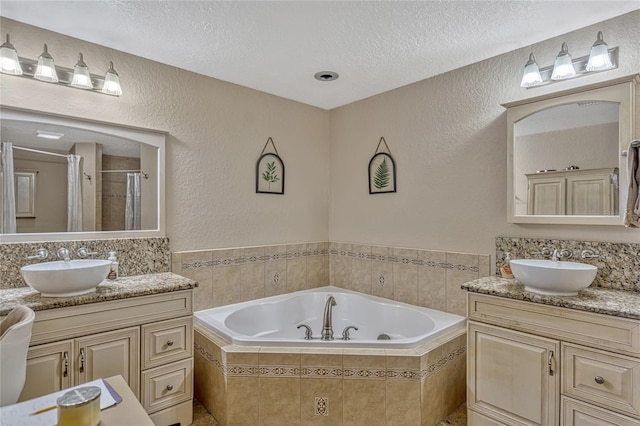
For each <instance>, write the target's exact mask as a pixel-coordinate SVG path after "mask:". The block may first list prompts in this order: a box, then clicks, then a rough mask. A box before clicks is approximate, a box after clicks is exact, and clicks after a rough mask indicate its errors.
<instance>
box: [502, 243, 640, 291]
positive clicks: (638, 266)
mask: <svg viewBox="0 0 640 426" xmlns="http://www.w3.org/2000/svg"><path fill="white" fill-rule="evenodd" d="M545 247H547V248H552V249H553V248H557V249H561V248H562V249H569V250H571V251H572V257H571V258H570V259H568V260H570V261H575V262H581V263H588V264H591V265H595V266H597V267H598V274H597V275H596V278H595V280H594V282H593V284H592V286H593V287H601V288H609V289H615V290H626V291H635V292H640V244H639V243H610V242H593V241H572V240H551V239H549V240H547V239H537V238H519V237H497V238H496V271H499V270H500V265H501V264H502V262H503V259H504V253H506V252H509V253H510V254H511V258H512V259H526V258H538V259H541V258H542V257H541V256H540V255H539V254H534V253H535V252H539V251H541V249H542V248H545ZM586 249H588V250H592V251H593V252H594V253H595V254H596V255H597V257H596V258H593V259H582V258H581V256H580V253H581V252H582V250H586Z"/></svg>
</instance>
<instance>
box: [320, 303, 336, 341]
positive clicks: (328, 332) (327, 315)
mask: <svg viewBox="0 0 640 426" xmlns="http://www.w3.org/2000/svg"><path fill="white" fill-rule="evenodd" d="M334 306H336V299H335V298H334V297H333V296H329V298H328V299H327V304H326V305H324V319H323V320H322V337H320V340H333V325H332V321H331V315H332V309H333V307H334Z"/></svg>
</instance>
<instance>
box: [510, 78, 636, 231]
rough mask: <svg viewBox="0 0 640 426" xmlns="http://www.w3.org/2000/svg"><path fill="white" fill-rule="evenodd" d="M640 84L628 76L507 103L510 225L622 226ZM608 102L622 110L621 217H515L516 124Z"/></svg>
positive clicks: (620, 142) (620, 112)
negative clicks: (578, 105)
mask: <svg viewBox="0 0 640 426" xmlns="http://www.w3.org/2000/svg"><path fill="white" fill-rule="evenodd" d="M639 81H640V75H638V74H634V75H630V76H627V77H622V78H618V79H615V80H610V81H607V82H602V83H597V84H593V85H589V86H583V87H580V88H576V89H571V90H566V91H562V92H557V93H552V94H548V95H543V96H539V97H535V98H530V99H525V100H522V101H516V102H511V103H507V104H503V106H504V107H505V108H507V222H509V223H530V224H531V223H539V224H564V225H621V226H622V224H623V223H622V215H623V214H624V209H625V207H626V202H627V194H626V188H627V186H628V178H627V161H626V160H627V158H626V156H625V154H624V151H626V150H627V149H628V147H629V143H630V142H631V140H632V139H633V138H634V135H635V134H636V131H637V129H636V127H635V125H636V124H635V116H634V115H635V112H634V111H635V101H636V99H635V98H636V93H635V92H636V91H635V86H636V84H637V83H638V82H639ZM587 101H604V102H616V103H618V104H619V105H620V109H619V140H618V147H617V148H618V158H619V162H618V167H619V173H620V175H619V188H620V193H619V197H618V202H619V209H618V210H619V214H618V215H616V216H552V215H516V214H515V203H516V200H515V179H514V175H513V173H514V143H515V140H514V125H515V123H517V122H518V121H520V120H522V119H523V118H525V117H528V116H530V115H531V114H534V113H536V112H538V111H541V110H544V109H547V108H552V107H555V106H560V105H565V104H569V103H575V102H587Z"/></svg>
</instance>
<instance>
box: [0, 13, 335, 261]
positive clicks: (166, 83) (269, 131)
mask: <svg viewBox="0 0 640 426" xmlns="http://www.w3.org/2000/svg"><path fill="white" fill-rule="evenodd" d="M0 24H1V26H2V32H3V33H10V34H11V41H12V43H13V45H14V46H16V48H17V49H18V51H19V53H20V56H23V57H28V58H37V57H38V55H39V54H40V53H41V51H42V43H45V42H46V43H47V44H48V47H49V52H51V54H52V55H53V56H54V58H55V61H56V64H58V65H60V66H66V67H72V66H73V64H74V63H75V62H76V59H77V57H76V56H77V54H78V52H79V51H82V53H83V54H84V59H85V62H86V63H87V64H88V66H89V68H90V70H91V72H92V73H95V74H101V73H103V72H104V71H106V69H107V66H108V63H109V61H110V60H112V61H113V62H114V64H115V68H116V69H117V70H118V73H119V74H120V81H121V84H122V86H123V91H124V94H123V95H122V96H121V97H119V98H116V97H110V96H103V95H99V94H95V93H89V92H85V91H82V90H75V89H69V88H65V87H60V86H58V85H53V84H44V83H41V82H38V81H34V80H30V79H26V78H17V77H13V76H6V75H1V76H0V91H1V93H2V100H1V102H2V104H4V105H9V106H15V107H22V108H29V109H35V110H40V111H46V112H53V113H58V114H65V115H70V116H77V117H83V118H91V119H97V120H103V121H109V122H114V123H121V124H127V125H134V126H140V127H146V128H152V129H159V130H165V131H168V132H169V136H168V138H167V156H166V164H167V165H166V168H167V170H166V184H167V191H166V195H167V200H166V201H167V236H168V237H169V238H170V239H171V248H172V250H187V249H191V250H193V249H200V248H207V249H210V248H221V247H237V246H247V245H261V244H278V243H287V242H298V241H326V240H327V236H328V191H329V187H328V184H327V182H328V179H329V113H328V112H326V111H324V110H320V109H318V108H313V107H310V106H307V105H303V104H300V103H297V102H293V101H289V100H286V99H282V98H279V97H276V96H272V95H268V94H265V93H261V92H258V91H256V90H252V89H248V88H245V87H241V86H238V85H234V84H230V83H226V82H223V81H220V80H216V79H213V78H209V77H204V76H202V75H198V74H195V73H191V72H187V71H184V70H180V69H178V68H175V67H171V66H168V65H163V64H159V63H157V62H153V61H149V60H146V59H143V58H140V57H137V56H133V55H129V54H127V53H124V52H120V51H116V50H113V49H108V48H105V47H102V46H98V45H95V44H91V43H88V42H85V41H82V40H78V39H74V38H71V37H66V36H62V35H60V34H57V33H53V32H50V31H46V30H43V29H40V28H36V27H32V26H29V25H24V24H21V23H18V22H16V21H12V20H9V19H5V18H1V19H0ZM310 78H311V77H310ZM268 137H272V138H273V140H274V141H275V143H276V147H277V148H278V152H279V153H280V155H281V157H282V158H283V160H284V162H285V166H286V185H285V190H286V194H285V195H266V194H256V193H255V164H256V161H257V160H258V157H259V155H260V151H261V150H262V147H263V146H264V143H265V142H266V141H267V138H268ZM103 177H104V176H103Z"/></svg>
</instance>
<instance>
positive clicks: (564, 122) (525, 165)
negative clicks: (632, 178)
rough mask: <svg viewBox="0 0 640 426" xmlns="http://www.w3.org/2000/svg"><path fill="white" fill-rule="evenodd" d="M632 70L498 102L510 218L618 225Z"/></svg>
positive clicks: (629, 126)
mask: <svg viewBox="0 0 640 426" xmlns="http://www.w3.org/2000/svg"><path fill="white" fill-rule="evenodd" d="M638 81H640V76H639V75H637V74H634V75H630V76H626V77H620V78H618V79H615V80H610V81H603V82H600V83H595V84H592V85H589V86H585V87H576V88H573V89H568V90H565V91H562V92H556V93H549V94H546V95H541V96H538V97H535V98H530V99H524V100H520V101H515V102H511V103H507V104H504V106H505V107H506V108H507V142H508V143H507V220H508V222H509V223H541V224H571V225H620V226H622V225H623V220H622V212H623V211H624V206H625V205H626V200H627V187H628V178H627V170H626V162H627V161H626V160H627V159H626V157H625V154H626V150H627V149H628V146H629V143H630V141H631V140H632V139H633V136H634V134H635V127H634V114H635V111H634V103H635V97H636V94H635V85H636V84H637V82H638Z"/></svg>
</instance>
